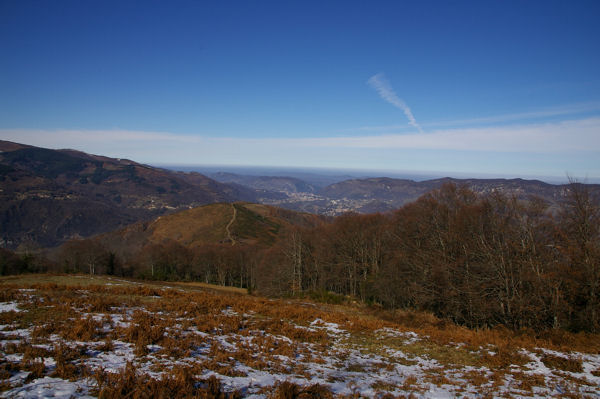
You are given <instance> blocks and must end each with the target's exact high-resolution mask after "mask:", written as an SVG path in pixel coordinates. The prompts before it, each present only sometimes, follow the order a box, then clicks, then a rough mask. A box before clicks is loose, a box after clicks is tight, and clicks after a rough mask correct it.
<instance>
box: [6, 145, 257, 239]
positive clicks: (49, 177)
mask: <svg viewBox="0 0 600 399" xmlns="http://www.w3.org/2000/svg"><path fill="white" fill-rule="evenodd" d="M0 151H2V152H0V188H1V191H0V227H1V228H0V231H1V232H2V233H1V235H2V236H1V237H0V240H1V246H3V247H7V248H17V247H19V246H22V247H23V246H24V247H33V248H35V247H38V246H41V247H50V246H55V245H58V244H60V243H62V242H65V241H66V240H68V239H71V238H77V237H88V236H92V235H94V234H98V233H102V232H107V231H112V230H114V229H116V228H118V227H121V226H126V225H129V224H131V223H134V222H136V221H140V220H150V219H152V218H154V217H156V216H158V215H161V214H165V213H168V212H172V211H173V210H176V209H188V208H191V207H196V206H199V205H204V204H209V203H215V202H233V201H240V200H246V201H253V200H255V192H254V191H253V190H251V189H247V188H244V187H241V186H237V185H227V184H222V183H218V182H216V181H214V180H212V179H209V178H208V177H206V176H203V175H201V174H199V173H180V172H173V171H169V170H164V169H159V168H154V167H151V166H147V165H142V164H139V163H136V162H133V161H129V160H125V159H114V158H108V157H103V156H96V155H90V154H86V153H83V152H79V151H73V150H50V149H45V148H37V147H32V146H26V145H21V144H17V143H11V142H6V141H0Z"/></svg>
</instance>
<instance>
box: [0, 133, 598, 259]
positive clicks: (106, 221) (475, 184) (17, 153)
mask: <svg viewBox="0 0 600 399" xmlns="http://www.w3.org/2000/svg"><path fill="white" fill-rule="evenodd" d="M307 176H310V177H311V181H310V182H307V181H305V180H303V179H301V178H299V177H297V176H294V177H290V176H250V175H245V174H237V173H231V172H214V173H211V175H210V177H207V176H205V175H202V174H200V173H196V172H177V171H172V170H167V169H162V168H157V167H152V166H148V165H143V164H139V163H136V162H134V161H130V160H126V159H114V158H108V157H104V156H98V155H90V154H86V153H83V152H80V151H74V150H50V149H45V148H38V147H33V146H28V145H24V144H18V143H12V142H7V141H0V247H6V248H12V249H14V248H18V247H19V246H21V247H33V248H35V247H52V246H57V245H60V244H61V243H63V242H65V241H67V240H69V239H71V238H79V237H89V236H93V235H96V234H100V233H106V232H110V231H113V230H116V229H119V228H123V227H125V226H128V225H131V224H135V223H138V222H147V221H151V220H155V219H156V218H157V217H158V216H161V215H165V214H169V213H175V212H176V211H181V210H185V209H190V208H196V207H199V206H202V205H206V204H214V203H233V202H239V201H243V202H254V203H262V204H265V205H273V206H277V207H282V208H287V209H289V210H295V211H301V212H308V213H314V214H322V215H329V216H335V215H339V214H342V213H345V212H359V213H373V212H386V211H390V210H393V209H397V208H399V207H401V206H402V205H404V204H406V203H407V202H410V201H413V200H416V199H417V198H418V197H420V196H421V195H423V194H425V193H427V192H429V191H431V190H433V189H436V188H439V187H441V186H442V185H443V184H444V183H455V184H458V185H467V186H468V187H470V188H471V189H472V190H473V191H475V192H477V193H479V194H489V193H493V192H502V193H505V194H509V195H515V196H517V197H518V198H520V199H524V200H526V199H528V198H529V197H531V196H537V197H540V198H542V199H543V200H545V201H547V202H548V203H550V204H555V203H556V202H557V201H559V200H561V199H562V198H564V196H565V195H566V194H567V192H568V186H567V185H553V184H548V183H544V182H542V181H538V180H523V179H452V178H444V179H435V180H426V181H413V180H408V179H392V178H387V177H379V178H365V179H348V180H344V181H339V180H336V182H334V183H333V184H328V185H323V184H320V183H321V182H324V181H327V180H328V179H332V177H325V178H323V179H319V178H318V176H317V177H315V176H314V174H311V173H307ZM588 188H589V189H590V191H592V193H593V194H594V195H600V185H597V184H594V185H588ZM226 209H230V208H226ZM240 209H242V208H240ZM244 209H249V208H248V206H244ZM265 209H267V208H265ZM269 209H271V208H269ZM263 211H264V210H263ZM190 215H191V214H190ZM217 235H218V236H222V234H221V233H219V234H217Z"/></svg>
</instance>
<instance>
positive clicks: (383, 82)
mask: <svg viewBox="0 0 600 399" xmlns="http://www.w3.org/2000/svg"><path fill="white" fill-rule="evenodd" d="M367 83H368V84H369V86H371V87H372V88H373V89H375V90H376V91H377V93H378V94H379V96H380V97H381V98H383V99H384V100H385V101H387V102H388V103H390V104H392V105H393V106H394V107H396V108H398V109H400V110H402V112H404V115H406V117H407V118H408V123H409V124H411V125H412V126H414V127H416V128H417V129H418V130H419V132H421V133H423V129H421V126H420V125H419V124H418V123H417V120H416V119H415V117H414V115H413V113H412V111H411V110H410V108H409V107H408V105H406V103H405V102H404V100H402V99H401V98H400V97H398V95H397V94H396V92H395V91H394V89H393V88H392V86H391V85H390V82H388V80H387V79H386V78H385V75H384V74H383V73H378V74H377V75H373V76H371V77H370V78H369V80H367Z"/></svg>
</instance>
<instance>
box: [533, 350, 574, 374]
mask: <svg viewBox="0 0 600 399" xmlns="http://www.w3.org/2000/svg"><path fill="white" fill-rule="evenodd" d="M541 360H542V362H543V363H544V364H545V365H546V367H548V368H550V369H556V370H563V371H570V372H572V373H581V372H582V371H583V365H582V361H581V359H573V358H571V357H563V356H555V355H551V354H548V353H546V354H544V355H542V357H541Z"/></svg>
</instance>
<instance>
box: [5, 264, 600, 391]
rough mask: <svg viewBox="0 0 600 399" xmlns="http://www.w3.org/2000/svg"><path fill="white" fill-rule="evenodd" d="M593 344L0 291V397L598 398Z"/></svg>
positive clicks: (222, 293)
mask: <svg viewBox="0 0 600 399" xmlns="http://www.w3.org/2000/svg"><path fill="white" fill-rule="evenodd" d="M599 338H600V337H598V336H597V335H590V334H578V335H573V334H568V333H564V332H558V331H556V332H549V333H535V332H533V331H522V332H519V333H515V332H510V331H508V330H505V329H500V328H496V329H493V330H483V331H472V330H468V329H465V328H462V327H458V326H455V325H454V324H452V323H449V322H444V321H442V320H438V319H436V318H434V317H433V316H431V315H427V314H419V313H407V312H400V311H398V312H393V313H392V312H384V311H382V310H378V309H374V308H366V307H360V306H358V305H344V306H342V305H336V306H334V305H325V304H319V303H312V302H309V301H306V300H299V299H290V300H270V299H265V298H261V297H255V296H250V295H246V294H245V293H244V291H242V290H237V289H228V290H221V289H216V288H213V287H210V286H206V285H201V284H183V283H181V284H176V283H172V284H166V283H161V284H155V283H142V282H137V281H131V280H123V279H117V278H103V277H88V276H73V275H71V276H50V275H35V276H33V275H30V276H18V277H6V278H2V279H0V397H6V398H13V397H23V398H34V397H60V398H70V397H101V398H116V397H131V398H149V397H163V398H174V397H209V398H211V397H219V398H226V397H231V398H235V397H255V398H271V397H272V398H294V397H299V398H316V397H424V398H429V397H436V398H438V397H462V396H464V397H549V396H553V397H599V396H600V339H599Z"/></svg>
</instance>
